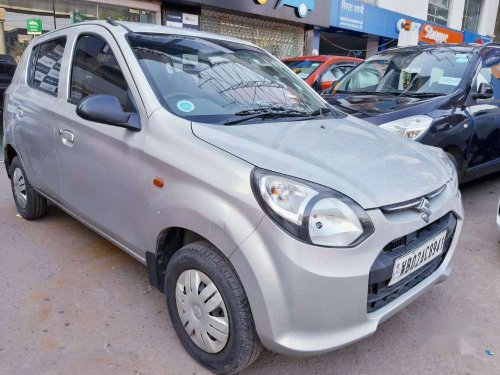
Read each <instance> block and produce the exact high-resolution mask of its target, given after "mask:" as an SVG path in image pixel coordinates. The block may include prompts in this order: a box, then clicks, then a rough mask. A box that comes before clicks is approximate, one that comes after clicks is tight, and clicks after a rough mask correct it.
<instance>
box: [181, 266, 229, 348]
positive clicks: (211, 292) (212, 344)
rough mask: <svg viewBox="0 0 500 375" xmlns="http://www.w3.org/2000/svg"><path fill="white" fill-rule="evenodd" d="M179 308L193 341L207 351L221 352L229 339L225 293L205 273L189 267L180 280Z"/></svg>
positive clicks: (185, 327) (184, 324) (183, 322)
mask: <svg viewBox="0 0 500 375" xmlns="http://www.w3.org/2000/svg"><path fill="white" fill-rule="evenodd" d="M175 300H176V303H177V311H178V313H179V317H180V319H181V322H182V324H183V326H184V329H185V330H186V332H187V334H188V335H189V337H190V338H191V340H192V341H193V342H194V343H195V344H196V346H198V347H199V348H200V349H202V350H204V351H205V352H207V353H218V352H220V351H221V350H222V349H224V347H225V346H226V344H227V340H228V338H229V319H228V315H227V310H226V305H225V304H224V301H223V300H222V296H221V294H220V292H219V290H218V289H217V287H216V286H215V284H214V283H213V281H212V280H210V278H209V277H208V276H207V275H205V274H204V273H203V272H201V271H198V270H194V269H190V270H186V271H184V272H183V273H182V274H181V275H180V276H179V278H178V279H177V287H176V290H175Z"/></svg>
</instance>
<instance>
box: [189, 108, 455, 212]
mask: <svg viewBox="0 0 500 375" xmlns="http://www.w3.org/2000/svg"><path fill="white" fill-rule="evenodd" d="M192 129H193V133H194V134H195V135H196V136H197V137H198V138H200V139H202V140H204V141H206V142H208V143H210V144H212V145H214V146H216V147H218V148H220V149H222V150H225V151H227V152H229V153H231V154H233V155H235V156H237V157H239V158H241V159H243V160H246V161H247V162H249V163H251V164H253V165H255V166H258V167H260V168H264V169H267V170H271V171H275V172H279V173H283V174H286V175H289V176H295V177H298V178H302V179H305V180H308V181H311V182H315V183H318V184H321V185H324V186H327V187H330V188H332V189H334V190H337V191H339V192H341V193H343V194H345V195H347V196H349V197H350V198H352V199H354V200H355V201H357V202H358V203H359V204H360V205H361V206H362V207H364V208H365V209H369V208H375V207H381V206H385V205H389V204H394V203H400V202H404V201H407V200H410V199H413V198H416V197H419V196H422V195H425V194H428V193H430V192H432V191H434V190H436V189H438V188H439V187H441V186H443V185H444V184H445V183H446V182H447V181H448V179H449V178H448V176H447V172H446V169H445V167H444V166H443V165H442V163H441V161H440V160H439V158H437V157H436V154H435V153H434V151H432V150H431V148H430V147H428V146H424V145H422V144H419V143H417V142H414V141H410V140H407V139H404V138H402V137H400V136H397V135H394V134H391V133H389V132H387V131H385V130H383V129H379V128H378V127H376V126H373V125H370V124H368V123H366V122H364V121H361V120H358V119H356V118H354V117H351V116H347V117H345V118H342V119H335V118H324V119H317V120H307V121H291V122H264V123H259V124H245V125H243V124H240V125H231V126H222V125H208V124H201V123H193V124H192Z"/></svg>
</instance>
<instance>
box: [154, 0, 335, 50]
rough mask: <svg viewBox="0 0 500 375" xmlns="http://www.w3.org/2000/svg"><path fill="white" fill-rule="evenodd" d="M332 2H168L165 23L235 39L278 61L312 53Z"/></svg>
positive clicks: (174, 0)
mask: <svg viewBox="0 0 500 375" xmlns="http://www.w3.org/2000/svg"><path fill="white" fill-rule="evenodd" d="M330 5H331V0H279V1H276V0H238V1H235V0H198V1H196V0H168V1H164V22H165V24H166V25H168V26H175V27H184V28H194V29H199V30H202V31H208V32H214V33H217V34H222V35H227V36H233V37H237V38H240V39H244V40H248V41H250V42H252V43H254V44H256V45H259V46H261V47H263V48H265V49H266V50H268V51H269V52H271V53H273V54H274V55H275V56H277V57H290V56H301V55H303V54H304V53H307V51H310V50H312V37H313V31H314V29H315V28H317V27H328V26H329V21H330Z"/></svg>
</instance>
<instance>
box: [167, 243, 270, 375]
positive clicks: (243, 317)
mask: <svg viewBox="0 0 500 375" xmlns="http://www.w3.org/2000/svg"><path fill="white" fill-rule="evenodd" d="M191 269H194V270H198V271H201V272H203V273H204V274H205V275H207V276H208V277H209V278H210V279H211V281H212V282H213V283H214V284H215V286H216V287H217V289H218V291H219V292H220V294H221V296H222V299H223V301H224V304H225V307H226V310H227V313H228V319H229V337H228V341H227V343H226V346H225V347H224V348H223V349H222V350H221V351H220V352H218V353H215V354H213V353H208V352H206V351H204V350H202V349H201V348H199V347H198V346H197V345H196V344H195V343H194V342H193V341H192V340H191V338H190V337H189V335H188V334H187V333H186V330H185V329H184V325H183V324H182V322H181V319H180V317H179V313H178V311H177V302H176V286H177V280H178V279H179V276H180V275H181V274H182V273H183V272H184V271H186V270H191ZM165 295H166V299H167V307H168V312H169V315H170V319H171V320H172V324H173V326H174V329H175V331H176V333H177V335H178V337H179V339H180V340H181V342H182V344H183V345H184V348H185V349H186V350H187V351H188V353H189V354H190V355H191V356H192V357H193V358H194V359H195V360H197V361H198V362H199V363H201V364H202V365H203V366H205V367H206V368H208V369H209V370H211V371H213V372H214V373H216V374H233V373H236V372H239V371H241V370H243V369H244V368H245V367H247V366H249V365H250V364H251V363H253V362H254V361H255V360H256V359H257V357H258V356H259V354H260V353H261V352H262V349H263V348H262V344H261V342H260V340H259V337H258V335H257V332H256V330H255V324H254V321H253V317H252V312H251V311H250V305H249V303H248V299H247V297H246V294H245V291H244V290H243V286H242V285H241V282H240V280H239V278H238V276H237V275H236V272H235V271H234V269H233V268H232V267H231V265H230V264H229V262H228V261H227V260H226V259H225V258H224V257H223V255H221V254H220V253H219V251H218V250H217V249H215V248H214V247H213V246H212V245H211V244H209V243H206V242H196V243H192V244H189V245H186V246H184V247H183V248H182V249H180V250H179V251H177V252H176V253H175V254H174V255H173V257H172V259H170V261H169V263H168V266H167V272H166V276H165Z"/></svg>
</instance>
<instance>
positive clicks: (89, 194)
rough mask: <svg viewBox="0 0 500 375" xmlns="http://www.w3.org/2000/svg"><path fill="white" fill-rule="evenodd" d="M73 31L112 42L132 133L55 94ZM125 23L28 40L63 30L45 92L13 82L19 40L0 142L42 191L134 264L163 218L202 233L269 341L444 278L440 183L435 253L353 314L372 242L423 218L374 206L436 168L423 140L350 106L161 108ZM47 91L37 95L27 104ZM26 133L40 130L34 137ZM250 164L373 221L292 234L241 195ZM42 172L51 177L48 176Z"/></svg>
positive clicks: (397, 197) (360, 301) (292, 342)
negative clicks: (299, 118) (219, 115)
mask: <svg viewBox="0 0 500 375" xmlns="http://www.w3.org/2000/svg"><path fill="white" fill-rule="evenodd" d="M126 26H127V27H128V28H130V29H132V30H134V31H144V32H160V33H175V34H185V35H193V34H194V35H196V34H198V33H197V32H192V31H186V30H178V29H169V28H164V27H159V26H150V25H136V24H126ZM83 32H85V33H88V32H90V33H96V34H99V35H101V36H103V37H104V38H106V40H108V41H109V42H110V44H111V45H112V48H113V52H114V53H115V55H116V56H117V58H118V60H119V63H120V66H121V68H122V70H123V72H124V74H125V76H126V79H127V81H128V84H129V86H130V87H131V90H132V94H133V97H134V100H135V102H136V106H137V108H138V110H139V113H140V116H141V123H142V130H141V131H140V132H138V133H132V132H130V131H126V130H124V129H120V128H115V127H111V126H106V125H102V124H95V123H91V122H89V121H85V120H82V119H80V118H78V117H77V115H76V113H75V105H73V104H71V103H69V102H68V101H67V99H68V91H69V71H68V65H69V62H70V61H71V56H72V54H73V49H74V44H75V41H76V38H77V37H78V35H80V34H81V33H83ZM126 33H127V30H126V29H125V28H123V27H120V26H112V25H110V24H108V23H105V22H88V23H83V24H79V25H77V26H72V27H69V28H66V29H60V30H58V31H56V32H52V33H48V34H45V35H43V36H41V37H39V38H37V39H36V41H35V42H34V43H39V42H43V41H46V40H49V39H51V38H54V37H57V36H60V35H66V36H67V44H66V49H65V54H64V57H63V66H62V75H61V77H60V82H59V94H58V97H57V98H55V103H52V101H54V100H53V98H50V99H47V98H42V96H47V94H45V93H42V92H40V91H38V90H34V89H31V88H28V87H27V81H26V66H27V58H26V56H27V54H28V53H29V52H30V50H31V48H32V46H30V47H29V48H28V50H27V52H26V53H25V55H24V57H23V60H22V64H20V65H19V66H20V68H19V69H18V72H17V73H16V76H15V78H14V81H13V83H12V85H11V87H10V88H9V89H8V90H7V97H8V98H10V102H9V103H6V106H5V108H7V112H8V113H6V114H5V118H6V123H5V125H4V126H5V130H6V131H5V135H4V138H5V139H4V144H6V145H7V144H8V145H11V146H12V147H14V148H15V149H16V150H17V151H18V153H19V154H20V156H21V158H22V160H23V162H24V165H25V167H26V173H27V175H28V177H29V178H30V180H31V181H32V183H33V184H34V186H35V187H36V188H37V189H39V190H40V191H41V192H42V193H43V194H44V195H46V196H48V197H50V199H51V200H52V201H54V202H55V203H56V204H58V205H59V206H61V207H62V208H63V209H64V210H66V211H67V212H68V213H70V214H72V215H73V216H75V217H76V218H77V219H79V220H80V221H82V222H83V223H85V224H86V225H88V226H89V227H91V228H92V229H94V230H96V231H97V232H98V233H100V234H102V235H103V236H105V237H106V238H108V239H109V240H111V241H112V242H113V243H115V244H116V245H118V246H120V247H121V248H122V249H124V250H125V251H127V252H129V253H130V254H131V255H132V256H134V257H135V258H136V259H138V260H140V261H142V262H143V263H144V262H145V259H144V258H145V252H146V251H153V252H154V251H156V247H157V241H158V237H159V235H160V233H161V232H162V231H163V230H165V229H167V228H171V227H182V228H187V229H189V230H191V231H193V232H195V233H197V234H198V235H200V236H202V237H204V238H206V239H207V240H208V241H210V242H212V243H213V244H214V245H215V246H217V247H218V248H219V249H220V250H221V251H222V252H223V253H224V254H225V255H226V256H227V257H228V258H229V259H230V261H231V263H232V264H233V266H234V267H235V269H236V271H237V273H238V275H239V276H240V278H241V280H242V283H243V286H244V288H245V290H246V293H247V294H248V297H249V300H250V304H251V308H252V312H253V315H254V319H255V322H256V326H257V330H258V333H259V336H260V337H261V339H262V341H263V343H264V344H265V346H267V347H268V348H270V349H272V350H275V351H277V352H281V353H287V354H313V353H320V352H324V351H328V350H332V349H334V348H337V347H339V346H342V345H345V344H347V343H349V342H352V341H355V340H358V339H360V338H362V337H364V336H366V335H368V334H370V333H372V332H373V331H374V330H375V329H376V327H377V324H378V323H379V322H380V321H382V320H384V319H386V318H387V317H389V316H390V315H392V314H394V313H395V312H396V311H398V310H400V309H401V308H402V307H404V306H405V305H406V304H408V303H409V302H411V301H412V300H414V299H415V298H416V297H417V296H418V295H419V294H421V293H422V292H423V291H424V290H426V289H427V288H428V287H429V286H430V285H432V284H433V283H435V282H438V281H441V280H442V279H444V278H446V277H447V275H448V274H449V263H450V258H451V256H452V253H453V250H454V248H455V246H456V243H457V241H458V237H459V233H460V229H461V225H462V218H463V211H462V205H461V200H460V196H459V193H458V194H455V193H454V192H452V191H451V188H449V189H447V190H445V193H444V194H442V195H441V196H439V197H437V198H436V199H435V201H433V202H432V204H433V215H432V217H431V220H433V219H436V218H438V217H440V216H442V215H443V214H445V213H447V212H449V211H453V212H454V213H455V215H456V216H457V219H458V227H457V231H456V235H455V239H454V242H453V244H452V246H451V249H450V251H449V253H448V255H447V257H446V260H445V262H444V263H443V264H442V265H441V267H440V268H439V269H438V270H437V271H436V272H434V274H433V275H431V277H429V278H428V279H426V280H425V281H424V282H422V283H421V284H419V285H418V286H417V287H415V288H413V289H412V290H411V291H409V292H407V293H406V294H404V295H403V296H402V297H400V298H398V299H397V300H395V301H393V302H391V303H390V304H388V305H387V306H385V307H384V308H382V309H381V310H379V311H377V312H376V313H373V314H367V313H366V293H367V283H368V281H367V280H368V272H369V269H370V266H371V264H372V263H373V260H374V259H375V257H376V256H377V254H378V253H379V252H380V250H381V249H382V248H383V246H384V245H385V244H387V243H388V242H390V241H391V240H393V239H395V238H398V237H401V236H402V235H405V234H407V233H409V232H412V231H415V230H416V229H418V228H421V227H423V226H424V225H425V223H424V222H423V221H422V220H421V218H420V216H419V215H418V214H417V213H416V212H415V213H414V212H401V213H396V214H390V215H388V214H382V212H381V211H380V210H378V209H377V207H379V206H381V205H385V204H392V203H395V202H401V201H404V200H407V199H408V198H416V197H418V196H419V195H422V194H421V193H428V192H431V191H433V190H434V189H435V188H436V187H439V186H440V185H442V184H444V183H445V182H446V180H447V177H446V172H445V169H444V167H443V166H442V165H441V164H440V162H439V161H437V159H436V158H435V156H434V155H433V154H432V153H430V152H429V151H427V150H426V148H425V146H422V145H419V144H417V143H410V142H408V141H405V140H403V139H400V138H397V137H395V136H392V135H390V134H388V133H385V132H384V131H383V130H379V129H377V128H375V127H370V126H367V125H364V123H363V122H362V121H359V120H354V119H352V118H347V119H339V120H319V121H309V122H291V123H289V124H287V123H285V122H280V123H276V124H269V123H268V124H265V125H258V126H257V125H243V126H233V127H225V128H219V127H215V126H207V125H203V124H193V125H192V126H191V124H190V123H189V122H188V121H186V120H184V119H181V118H178V117H176V116H175V115H173V114H171V113H169V112H168V111H166V110H165V109H164V108H163V107H161V105H160V103H159V102H158V100H157V99H156V97H155V95H154V93H153V91H152V89H151V87H150V86H149V84H148V82H147V80H146V77H145V76H144V74H143V73H142V71H141V68H140V66H139V64H138V62H137V60H136V59H135V57H134V55H133V52H132V51H131V49H130V48H129V47H128V44H127V42H126V39H125V35H126ZM199 35H203V36H207V34H206V33H200V34H199ZM210 36H211V37H213V38H221V39H232V38H225V37H220V36H215V35H210ZM233 40H234V39H233ZM242 43H245V42H242ZM310 92H311V95H317V94H316V93H315V92H314V91H313V90H312V89H311V90H310ZM19 93H21V94H19ZM12 94H14V97H15V98H13V97H12ZM48 101H51V104H52V105H51V106H49V107H42V106H40V103H45V104H46V105H48ZM18 106H22V107H23V108H24V107H26V108H28V115H27V117H23V119H24V122H18V121H17V120H16V118H15V111H16V110H17V107H18ZM25 113H26V112H25ZM28 119H29V122H27V120H28ZM321 126H324V127H325V129H322V128H321ZM59 130H68V131H71V132H72V133H73V134H74V137H75V140H74V143H73V144H67V142H65V143H66V144H65V143H63V139H62V138H61V135H60V134H59ZM19 134H21V135H19ZM51 134H52V135H53V139H50V135H51ZM38 135H40V136H43V138H34V137H35V136H38ZM40 140H42V141H43V142H41V141H40ZM377 142H380V143H377ZM214 146H215V147H214ZM349 146H351V147H349ZM34 157H38V158H41V160H33V159H32V158H34ZM396 159H397V160H396ZM255 165H258V166H260V167H262V168H266V169H269V170H275V171H279V172H283V173H286V174H289V175H295V176H297V177H301V178H304V179H309V180H312V181H314V182H317V183H321V184H324V185H326V186H329V187H331V188H334V189H336V190H338V191H340V192H342V193H345V194H347V195H349V196H351V197H352V198H353V199H355V200H357V201H358V202H359V203H360V204H361V205H363V206H364V207H365V208H367V209H369V210H368V214H369V215H370V217H371V219H372V221H373V223H374V225H375V229H376V231H375V233H374V234H373V235H372V236H371V237H370V238H368V239H367V240H366V241H365V242H363V243H362V244H360V245H358V246H357V247H355V248H352V249H327V248H320V247H315V246H311V245H307V244H304V243H302V242H299V241H297V240H295V239H294V238H292V237H291V236H290V235H288V234H287V233H285V232H284V231H283V230H282V229H280V228H279V227H278V226H277V225H276V224H275V223H274V222H272V221H271V220H270V219H269V218H268V217H267V216H266V215H264V213H263V211H262V209H261V208H260V206H259V205H258V203H257V201H256V199H255V197H254V196H253V193H252V190H251V187H250V174H251V171H252V169H253V168H254V166H255ZM54 174H56V175H57V177H54ZM48 176H51V178H54V179H55V180H51V181H48ZM59 176H61V178H60V179H59ZM155 177H160V178H162V179H164V181H165V187H164V188H163V189H159V188H157V187H155V186H154V185H153V184H152V180H153V178H155ZM55 181H59V186H58V185H57V183H56V182H55Z"/></svg>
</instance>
